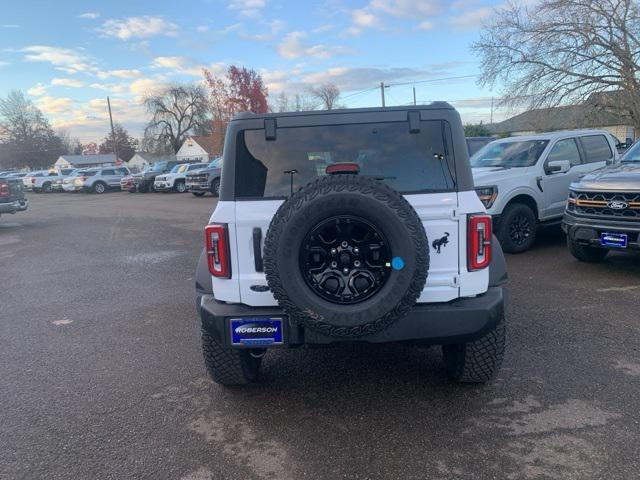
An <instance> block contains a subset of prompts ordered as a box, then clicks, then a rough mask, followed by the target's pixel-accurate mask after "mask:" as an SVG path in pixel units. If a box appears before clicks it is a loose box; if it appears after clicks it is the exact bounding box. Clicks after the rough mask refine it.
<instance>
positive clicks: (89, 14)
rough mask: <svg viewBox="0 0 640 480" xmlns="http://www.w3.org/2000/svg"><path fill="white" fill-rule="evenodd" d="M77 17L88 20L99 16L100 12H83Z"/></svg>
mask: <svg viewBox="0 0 640 480" xmlns="http://www.w3.org/2000/svg"><path fill="white" fill-rule="evenodd" d="M78 17H79V18H86V19H89V20H95V19H96V18H99V17H100V14H99V13H98V12H86V13H83V14H81V15H78Z"/></svg>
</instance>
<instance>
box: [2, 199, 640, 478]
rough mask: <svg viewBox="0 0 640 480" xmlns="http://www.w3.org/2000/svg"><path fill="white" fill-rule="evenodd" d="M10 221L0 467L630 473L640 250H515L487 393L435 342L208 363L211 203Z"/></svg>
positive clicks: (554, 239)
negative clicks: (241, 381)
mask: <svg viewBox="0 0 640 480" xmlns="http://www.w3.org/2000/svg"><path fill="white" fill-rule="evenodd" d="M29 198H30V201H31V207H30V210H29V211H28V212H27V213H24V214H18V215H15V216H10V215H7V216H2V218H0V275H1V278H2V280H1V285H2V286H1V287H0V405H1V408H0V478H7V479H13V478H25V479H32V478H47V479H57V478H69V479H89V478H100V479H102V478H108V479H129V478H131V479H143V478H149V479H164V478H167V479H185V480H187V479H188V480H205V479H216V480H217V479H300V478H309V479H325V478H326V479H334V478H335V479H338V478H340V479H378V478H380V479H382V478H402V479H408V478H429V479H431V478H433V479H451V478H456V479H485V478H486V479H538V478H541V479H547V478H550V479H586V478H587V479H591V478H593V479H601V478H607V479H632V478H637V477H638V472H640V459H639V458H638V455H637V452H638V451H639V450H640V423H639V421H640V419H639V418H638V411H640V396H639V395H638V391H639V387H640V358H638V357H639V353H640V319H639V317H638V312H639V308H638V305H639V304H640V257H638V256H625V255H621V254H619V255H613V256H611V257H610V259H609V260H608V261H607V262H606V263H604V264H601V265H586V264H580V263H578V262H577V261H575V260H574V259H573V258H572V257H571V256H570V255H569V253H568V252H567V250H566V248H565V245H564V238H563V236H562V233H561V232H560V230H559V229H557V228H556V229H549V230H547V231H545V232H543V234H542V235H541V238H540V240H539V241H538V245H537V246H536V247H535V249H534V250H532V251H530V252H528V253H525V254H522V255H519V256H509V257H508V260H507V262H508V268H509V274H510V282H509V288H510V303H509V307H508V322H509V323H508V325H509V330H508V335H509V340H508V351H507V355H506V358H505V361H504V366H503V369H502V371H501V373H500V375H499V377H498V378H497V379H496V380H495V381H494V382H493V383H491V384H490V385H487V386H484V387H469V386H460V385H456V384H453V383H451V382H450V381H449V380H448V379H447V378H446V376H445V373H444V369H443V366H442V364H441V360H440V353H439V350H438V349H436V348H431V349H418V348H410V347H405V346H400V345H386V346H341V347H340V348H334V349H311V350H306V349H300V350H291V351H278V352H272V353H270V354H269V355H267V357H265V362H264V364H263V365H264V368H263V370H262V376H261V377H260V381H259V382H258V383H257V384H255V385H252V386H250V387H248V388H236V389H224V388H222V387H220V386H217V385H214V384H213V383H212V382H211V381H210V380H209V379H208V377H207V376H206V373H205V369H204V365H203V361H202V357H201V353H200V344H199V325H198V319H197V317H196V313H195V308H194V295H193V272H194V268H195V262H196V260H197V256H198V254H199V251H200V248H201V240H202V234H201V229H202V226H203V225H204V224H205V223H206V221H207V219H208V217H209V215H210V212H211V210H212V208H213V206H214V204H215V200H214V199H213V198H211V197H209V196H207V197H205V198H194V197H192V196H191V195H186V194H185V195H178V194H167V195H162V194H147V195H143V194H135V195H132V194H128V193H119V192H118V193H109V194H105V195H101V196H99V195H83V194H78V195H72V194H55V195H37V194H32V195H30V196H29Z"/></svg>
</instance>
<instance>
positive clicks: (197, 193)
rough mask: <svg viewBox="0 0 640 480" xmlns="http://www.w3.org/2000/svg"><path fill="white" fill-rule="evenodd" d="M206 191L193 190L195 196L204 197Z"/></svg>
mask: <svg viewBox="0 0 640 480" xmlns="http://www.w3.org/2000/svg"><path fill="white" fill-rule="evenodd" d="M205 193H206V192H191V194H192V195H193V196H194V197H202V196H203V195H204V194H205Z"/></svg>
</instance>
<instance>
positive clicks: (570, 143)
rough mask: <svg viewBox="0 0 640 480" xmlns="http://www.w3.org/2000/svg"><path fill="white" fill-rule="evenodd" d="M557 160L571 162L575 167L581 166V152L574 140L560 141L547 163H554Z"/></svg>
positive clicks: (550, 153) (552, 150)
mask: <svg viewBox="0 0 640 480" xmlns="http://www.w3.org/2000/svg"><path fill="white" fill-rule="evenodd" d="M556 160H569V162H571V166H572V167H575V166H576V165H580V152H579V151H578V146H577V145H576V141H575V140H574V139H573V138H565V139H564V140H558V142H557V143H556V144H555V145H554V146H553V148H552V149H551V151H550V152H549V156H548V157H547V162H553V161H556Z"/></svg>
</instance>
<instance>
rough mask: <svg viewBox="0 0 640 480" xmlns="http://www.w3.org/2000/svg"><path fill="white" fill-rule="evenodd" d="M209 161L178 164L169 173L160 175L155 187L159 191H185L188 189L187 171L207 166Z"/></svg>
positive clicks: (154, 184) (155, 181)
mask: <svg viewBox="0 0 640 480" xmlns="http://www.w3.org/2000/svg"><path fill="white" fill-rule="evenodd" d="M207 165H208V164H207V163H182V164H180V165H176V166H175V167H173V169H171V171H170V172H169V173H164V174H162V175H158V176H157V177H156V179H155V180H154V182H153V189H154V190H155V191H157V192H169V191H171V190H173V191H175V192H178V193H184V192H186V191H187V186H186V180H187V172H193V171H194V170H200V169H201V168H206V166H207Z"/></svg>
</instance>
